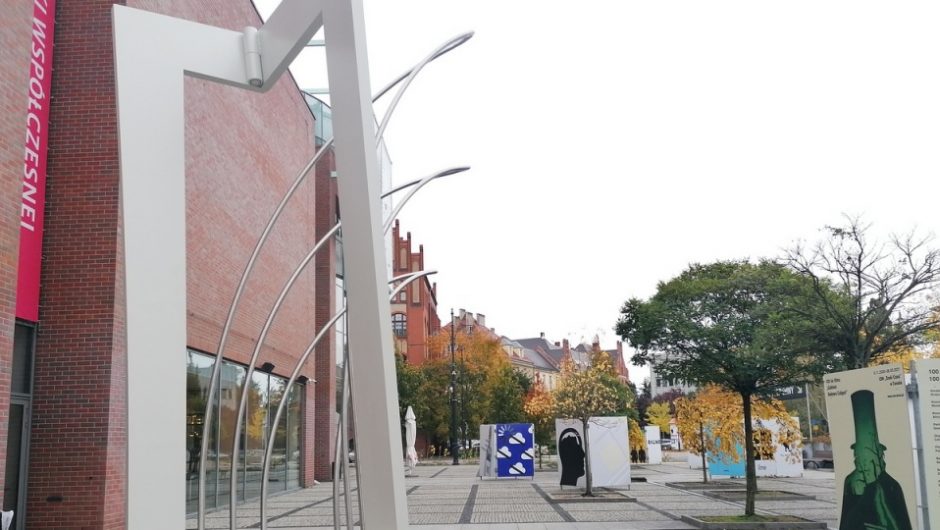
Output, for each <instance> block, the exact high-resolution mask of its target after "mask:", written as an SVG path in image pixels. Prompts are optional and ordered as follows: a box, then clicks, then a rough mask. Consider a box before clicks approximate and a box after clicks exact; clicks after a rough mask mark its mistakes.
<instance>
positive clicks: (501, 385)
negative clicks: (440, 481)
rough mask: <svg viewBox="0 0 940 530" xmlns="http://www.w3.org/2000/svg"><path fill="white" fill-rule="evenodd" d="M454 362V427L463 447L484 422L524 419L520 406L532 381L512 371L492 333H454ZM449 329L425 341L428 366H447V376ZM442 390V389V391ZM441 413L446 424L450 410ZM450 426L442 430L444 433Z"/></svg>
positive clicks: (460, 329)
mask: <svg viewBox="0 0 940 530" xmlns="http://www.w3.org/2000/svg"><path fill="white" fill-rule="evenodd" d="M454 342H455V355H454V357H455V361H456V365H457V402H458V407H457V414H458V417H457V425H458V426H459V428H460V430H461V433H462V439H463V441H464V446H465V447H469V444H470V438H476V435H475V433H478V432H480V425H481V424H485V423H511V422H518V421H522V420H523V419H524V417H525V415H524V412H523V404H524V401H525V395H526V393H527V392H528V390H529V388H530V387H531V385H532V380H531V379H530V378H529V377H528V376H527V375H526V374H523V373H522V372H519V371H518V370H515V369H513V367H512V364H511V363H510V362H509V358H508V357H507V356H506V353H505V351H504V350H503V348H502V345H501V344H500V342H499V339H498V338H496V337H495V336H492V335H491V334H488V333H485V332H482V331H480V330H478V329H474V330H472V331H470V332H468V331H467V329H466V328H465V327H463V326H461V327H458V328H456V330H455V334H454ZM450 344H451V337H450V329H449V328H443V329H441V331H440V332H438V333H437V334H435V335H433V336H431V337H430V338H429V340H428V351H429V352H431V355H432V357H431V360H430V361H426V362H425V363H424V364H423V365H422V368H424V367H425V366H428V365H443V366H446V367H447V368H446V371H447V374H448V377H449V374H450V359H451V354H450ZM449 384H450V382H449V379H447V378H444V379H439V380H438V382H437V383H435V385H443V386H440V387H438V391H444V392H446V390H447V388H448V386H449ZM442 389H443V390H442ZM445 408H446V409H447V410H445V411H444V415H445V419H446V420H447V421H449V419H450V410H449V408H448V407H446V406H445ZM448 431H449V426H446V427H445V428H444V429H443V434H445V435H446V434H447V433H448Z"/></svg>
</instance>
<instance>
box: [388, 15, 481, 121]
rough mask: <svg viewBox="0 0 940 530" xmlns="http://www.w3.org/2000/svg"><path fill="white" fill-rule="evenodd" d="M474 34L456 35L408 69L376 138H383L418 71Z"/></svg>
mask: <svg viewBox="0 0 940 530" xmlns="http://www.w3.org/2000/svg"><path fill="white" fill-rule="evenodd" d="M472 36H473V32H472V31H471V32H468V33H464V34H463V35H459V36H457V37H454V38H453V39H451V40H449V41H447V42H445V43H444V44H442V45H441V46H439V47H438V48H437V49H436V50H434V51H433V52H431V54H430V55H428V56H427V57H425V58H424V59H422V60H421V62H419V63H418V64H416V65H415V66H414V68H412V69H411V70H409V71H408V74H407V75H405V76H404V78H403V79H401V80H400V81H401V82H402V83H403V84H402V86H401V88H399V89H398V92H396V93H395V97H394V98H392V102H391V103H389V104H388V110H387V111H386V112H385V116H384V117H383V118H382V123H380V124H379V130H378V132H377V133H376V135H375V136H376V138H381V137H382V135H384V134H385V128H386V127H388V122H389V120H390V119H391V118H392V112H393V111H394V110H395V107H397V106H398V102H399V101H400V100H401V97H402V96H403V95H404V94H405V90H408V85H410V84H411V82H412V81H414V79H415V77H417V75H418V73H419V72H421V70H422V69H423V68H424V67H425V66H427V65H428V63H430V62H431V61H433V60H434V59H437V58H438V57H440V56H441V55H444V54H445V53H447V52H449V51H450V50H453V49H454V48H456V47H457V46H460V45H461V44H463V43H465V42H467V41H468V40H470V37H472ZM398 83H399V80H395V81H394V82H393V84H398ZM385 92H386V90H385V89H383V90H382V91H380V94H385Z"/></svg>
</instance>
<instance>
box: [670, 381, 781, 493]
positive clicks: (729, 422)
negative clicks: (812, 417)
mask: <svg viewBox="0 0 940 530" xmlns="http://www.w3.org/2000/svg"><path fill="white" fill-rule="evenodd" d="M741 406H742V404H741V400H740V399H739V398H738V396H736V395H735V394H734V393H732V392H729V391H727V390H723V389H721V388H720V387H718V386H715V385H708V386H705V387H704V388H702V389H701V390H700V391H698V392H697V393H696V394H695V395H694V396H689V397H683V398H679V399H677V400H676V428H677V429H679V436H680V437H681V438H682V440H683V443H685V447H686V449H687V450H689V451H690V452H692V453H695V454H699V455H701V457H702V481H703V482H708V463H707V462H706V459H705V455H706V453H712V454H713V455H717V456H719V457H720V458H723V459H730V460H731V461H734V462H737V461H738V450H737V448H738V447H740V446H741V445H742V444H743V443H744V442H745V429H744V422H743V421H741V417H742V416H743V410H742V408H741ZM753 407H754V416H755V417H757V418H758V419H759V420H765V421H771V420H776V421H778V422H779V423H780V424H781V425H782V426H784V428H783V429H780V431H779V434H778V440H777V441H778V442H779V443H782V444H792V443H795V442H797V441H798V440H799V430H800V426H799V425H797V424H796V422H795V421H793V417H792V416H790V413H789V412H788V411H787V409H786V407H785V406H784V405H783V402H781V401H780V400H777V399H769V398H765V399H755V400H754V402H753ZM767 434H769V431H766V429H763V430H759V432H758V433H756V434H754V435H753V437H754V438H759V439H761V440H762V442H763V443H761V444H760V446H761V448H762V449H763V450H764V451H765V452H766V451H768V450H769V451H770V452H771V453H773V452H774V451H776V444H775V443H774V442H773V440H772V438H767V437H766V435H767ZM763 456H765V457H766V456H767V455H766V454H765V455H763Z"/></svg>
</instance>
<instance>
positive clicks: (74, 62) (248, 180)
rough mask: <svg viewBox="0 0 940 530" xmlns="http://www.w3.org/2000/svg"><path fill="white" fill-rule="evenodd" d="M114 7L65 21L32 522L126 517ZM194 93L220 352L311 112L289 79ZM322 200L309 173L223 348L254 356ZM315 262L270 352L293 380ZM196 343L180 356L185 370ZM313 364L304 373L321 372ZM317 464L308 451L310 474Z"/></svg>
mask: <svg viewBox="0 0 940 530" xmlns="http://www.w3.org/2000/svg"><path fill="white" fill-rule="evenodd" d="M128 3H129V4H130V5H132V6H133V7H139V8H142V9H147V10H150V11H156V12H160V13H165V14H170V15H175V16H182V17H185V18H189V19H193V20H197V21H199V22H204V23H208V24H213V25H217V26H222V27H227V28H230V29H240V28H242V27H243V26H245V25H247V24H253V25H259V24H260V21H259V20H258V18H257V14H256V13H255V11H254V9H253V7H252V6H251V5H250V3H249V2H247V1H243V2H233V1H231V0H211V1H199V2H196V1H194V0H146V1H145V0H140V1H131V2H128ZM111 4H112V2H111V1H104V0H82V1H81V2H62V3H61V5H60V7H59V13H58V17H57V35H56V57H55V64H54V66H55V73H54V78H53V83H54V86H53V106H52V117H51V120H52V126H51V129H50V130H51V135H52V137H51V140H50V143H51V150H50V162H49V174H50V177H49V182H48V204H47V220H46V240H45V256H44V257H45V262H44V270H43V290H42V297H41V309H40V329H39V336H38V344H37V360H36V387H35V398H34V414H33V418H34V423H33V436H32V442H31V443H32V447H31V450H32V458H31V463H30V480H29V518H28V520H27V525H28V527H29V528H94V529H99V528H100V529H110V528H115V529H116V528H124V527H125V524H126V523H125V520H126V514H125V496H126V462H125V452H126V414H127V411H126V401H125V399H126V396H125V392H124V389H125V385H126V379H125V376H126V344H125V342H124V304H123V299H124V285H123V249H122V245H121V241H122V234H121V225H120V223H119V219H120V217H119V211H120V202H119V185H118V184H119V181H118V166H117V135H116V122H115V104H114V79H113V64H112V43H111V18H110V5H111ZM24 75H25V74H24ZM185 89H186V110H187V128H186V146H187V186H186V193H187V216H188V218H187V224H188V228H187V252H188V257H187V260H188V261H187V265H188V274H187V298H188V306H187V315H188V319H187V321H188V329H187V333H188V338H187V340H188V344H189V346H191V347H194V348H197V349H200V350H204V351H208V352H215V350H216V348H217V346H218V341H219V334H220V332H221V328H222V324H223V322H224V319H225V316H226V313H227V311H228V306H229V303H230V302H231V297H232V294H233V293H234V290H235V286H236V285H237V282H238V278H239V277H240V275H241V272H242V270H243V267H244V264H245V263H246V261H247V259H248V256H249V254H250V252H251V250H252V248H253V246H254V242H255V240H256V238H257V236H258V235H259V234H260V233H261V231H262V229H263V228H264V225H265V223H266V222H267V219H268V218H269V216H270V213H271V212H272V211H273V209H274V207H275V206H276V204H277V203H278V201H279V200H280V198H281V196H282V194H283V191H284V190H286V189H287V187H288V185H289V183H290V182H292V181H293V179H294V177H295V175H296V172H297V171H298V170H299V169H300V168H301V167H303V165H304V164H305V163H306V161H307V160H308V159H309V157H310V156H311V155H312V153H313V133H312V129H313V118H312V116H310V114H309V112H308V111H307V110H306V106H305V104H304V102H303V100H302V99H301V98H300V95H299V94H298V93H297V90H296V86H295V85H294V84H293V81H292V80H291V79H289V78H285V79H283V80H282V81H281V83H280V84H279V85H278V86H277V87H275V88H274V89H272V90H271V91H270V92H268V93H267V94H253V93H249V92H246V91H243V90H237V89H234V88H230V87H223V86H220V85H217V84H213V83H209V82H206V81H201V80H195V79H187V80H186V81H185ZM4 182H5V181H4ZM4 192H5V190H4ZM316 201H317V199H316V195H315V185H314V182H313V179H312V178H311V181H310V182H309V183H308V184H307V185H305V186H304V187H302V188H301V189H300V190H299V191H298V195H297V196H296V197H295V199H294V201H293V202H292V205H291V206H290V207H289V208H288V209H287V211H286V212H285V215H284V216H283V217H282V219H281V221H280V223H279V224H278V226H277V228H276V229H275V230H274V232H273V233H272V238H271V240H270V242H269V244H268V245H267V246H266V247H265V250H264V251H263V253H262V255H261V257H260V259H259V261H258V263H257V265H256V268H255V273H254V275H253V276H252V278H251V280H250V281H249V283H248V285H247V288H246V292H245V297H244V301H243V303H242V305H241V306H240V307H241V310H240V311H239V313H238V315H237V318H236V322H235V326H234V329H233V335H232V339H231V341H230V343H229V344H230V347H229V348H227V351H226V352H225V354H226V357H229V358H232V359H234V360H235V361H238V362H246V361H247V359H248V356H249V355H250V353H251V351H252V349H253V348H254V344H255V343H254V337H257V335H258V333H259V331H260V329H261V327H262V325H263V323H264V321H265V319H266V317H267V314H268V311H269V310H270V308H271V306H272V304H273V302H274V299H275V298H276V296H277V294H278V292H279V291H280V289H281V286H282V284H283V282H284V281H285V280H286V278H287V277H288V276H289V274H290V273H291V272H292V271H293V269H294V267H295V266H296V265H297V264H298V263H299V262H300V260H301V259H302V257H303V256H304V255H305V254H306V253H307V251H308V250H309V248H311V247H312V245H313V243H314V241H315V233H314V218H313V216H314V210H315V204H316ZM3 226H7V225H6V223H4V224H3ZM309 269H310V270H309V271H308V272H307V273H306V274H305V275H303V276H302V278H301V279H300V281H299V282H298V284H297V285H296V287H295V289H294V290H293V291H292V293H291V295H289V296H288V298H287V300H286V303H285V305H284V307H283V308H282V310H281V313H280V316H279V317H278V319H277V320H276V321H275V324H274V326H273V328H272V330H271V333H270V335H269V336H268V339H267V340H266V341H265V344H264V346H265V347H264V348H263V349H262V355H261V358H260V359H259V363H260V362H265V361H270V362H273V363H274V364H275V365H276V369H275V370H274V373H276V374H279V375H289V374H290V372H291V370H292V368H293V365H294V360H295V358H296V357H297V356H298V355H299V354H300V353H302V352H303V350H304V349H305V348H306V346H307V344H308V343H309V341H310V340H311V339H312V338H313V336H314V334H315V332H316V330H315V328H314V323H313V316H314V305H315V301H314V297H313V294H314V270H313V267H310V268H309ZM0 285H3V284H0ZM0 303H2V301H0ZM184 353H185V352H183V351H182V350H181V351H179V352H167V355H168V356H169V358H171V359H173V361H171V362H178V363H179V365H180V369H181V370H182V369H183V367H184V366H185V357H184ZM310 366H311V368H308V369H307V370H306V371H305V372H303V373H304V375H307V376H308V377H310V378H311V379H313V378H314V370H313V368H312V364H311V365H310ZM307 395H308V396H310V395H311V393H310V392H308V393H307ZM308 401H309V398H308ZM3 413H4V414H5V413H6V407H4V409H3ZM180 421H184V419H183V418H182V417H181V418H180ZM4 425H5V422H4ZM180 458H181V461H180V468H181V470H182V468H183V460H182V455H180ZM312 464H313V463H312V462H311V461H309V459H305V469H304V476H307V474H308V469H306V467H307V466H312ZM52 497H61V502H53V501H52V500H50V498H52Z"/></svg>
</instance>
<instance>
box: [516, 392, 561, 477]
mask: <svg viewBox="0 0 940 530" xmlns="http://www.w3.org/2000/svg"><path fill="white" fill-rule="evenodd" d="M523 410H524V411H525V415H526V421H528V422H529V423H531V424H533V425H534V426H535V443H537V444H539V469H542V447H544V446H547V445H548V444H549V443H551V441H552V440H553V439H554V433H555V399H554V397H553V396H552V393H551V392H549V391H548V390H546V389H545V386H544V385H542V382H541V381H536V382H535V384H534V385H532V388H531V389H530V390H529V393H528V394H527V395H526V400H525V405H524V406H523Z"/></svg>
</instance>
